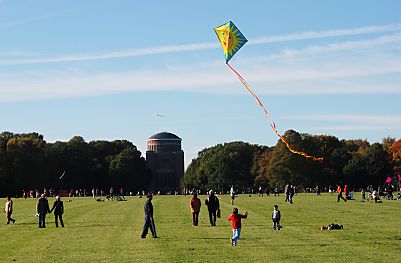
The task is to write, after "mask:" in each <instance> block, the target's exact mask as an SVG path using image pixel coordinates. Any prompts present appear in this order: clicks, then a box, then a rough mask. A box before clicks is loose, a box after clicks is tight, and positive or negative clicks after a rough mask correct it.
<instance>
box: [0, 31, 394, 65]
mask: <svg viewBox="0 0 401 263" xmlns="http://www.w3.org/2000/svg"><path fill="white" fill-rule="evenodd" d="M400 30H401V24H390V25H377V26H367V27H359V28H352V29H338V30H328V31H311V32H303V33H295V34H287V35H278V36H267V37H259V38H255V39H250V40H249V45H261V44H270V43H277V42H288V41H299V40H308V39H319V38H329V37H343V36H356V35H364V34H372V33H385V32H394V31H400ZM381 41H386V40H385V39H383V40H381ZM387 41H388V40H387ZM348 44H349V45H350V44H352V43H348ZM367 44H369V43H367ZM214 48H219V44H218V43H216V42H206V43H193V44H185V45H171V46H161V47H153V48H142V49H133V50H124V51H111V52H104V53H99V54H75V55H65V56H54V57H42V58H37V59H29V58H28V59H15V60H4V59H3V60H0V65H21V64H22V65H23V64H44V63H62V62H78V61H94V60H107V59H116V58H128V57H139V56H149V55H158V54H167V53H178V52H188V51H197V50H207V49H214ZM332 48H338V47H336V46H335V45H333V46H332Z"/></svg>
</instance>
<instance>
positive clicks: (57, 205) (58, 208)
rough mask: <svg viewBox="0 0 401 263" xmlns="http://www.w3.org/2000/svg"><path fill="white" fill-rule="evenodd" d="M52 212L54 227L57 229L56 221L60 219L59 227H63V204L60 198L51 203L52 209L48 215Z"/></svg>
mask: <svg viewBox="0 0 401 263" xmlns="http://www.w3.org/2000/svg"><path fill="white" fill-rule="evenodd" d="M53 210H54V220H55V222H56V227H58V219H60V224H61V227H64V222H63V213H64V204H63V201H61V200H60V196H59V195H57V196H56V201H54V203H53V207H52V209H51V210H50V213H51V212H53Z"/></svg>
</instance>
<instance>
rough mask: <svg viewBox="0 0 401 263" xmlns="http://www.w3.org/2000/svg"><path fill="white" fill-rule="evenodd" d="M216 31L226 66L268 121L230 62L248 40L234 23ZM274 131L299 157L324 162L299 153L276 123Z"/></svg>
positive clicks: (273, 125)
mask: <svg viewBox="0 0 401 263" xmlns="http://www.w3.org/2000/svg"><path fill="white" fill-rule="evenodd" d="M214 31H215V32H216V34H217V37H218V38H219V40H220V44H221V47H222V48H223V50H224V55H225V56H226V65H227V66H228V67H229V68H230V69H231V71H232V72H234V74H235V75H236V76H237V77H238V79H239V80H240V81H241V82H242V84H243V85H244V86H245V88H246V89H247V90H248V91H249V93H251V95H252V96H253V97H254V98H255V99H256V101H257V102H258V104H259V106H260V107H261V108H262V110H263V114H264V115H265V118H266V119H269V113H268V112H267V110H266V108H265V107H264V106H263V104H262V102H261V101H260V100H259V98H258V96H256V94H255V93H254V92H253V91H252V89H251V88H250V87H249V86H248V84H247V83H246V81H245V79H244V78H243V77H242V76H241V75H240V74H239V73H238V72H237V71H236V70H235V69H234V68H233V67H232V66H231V65H230V64H228V61H230V59H231V58H232V57H233V56H234V55H235V53H237V52H238V50H239V49H240V48H241V47H242V46H243V45H245V43H246V42H248V40H247V39H246V38H245V37H244V35H243V34H242V33H241V32H240V31H239V29H238V28H237V27H236V26H235V25H234V23H233V22H231V21H230V22H227V23H225V24H224V25H221V26H219V27H216V28H215V29H214ZM271 127H272V129H273V131H274V132H275V133H276V134H277V135H278V137H279V138H280V139H281V140H282V141H283V142H284V143H285V145H286V146H287V148H288V149H289V150H290V151H291V152H292V153H296V154H299V155H302V156H304V157H306V158H308V159H312V160H314V161H319V162H323V157H319V158H317V157H314V156H310V155H308V154H306V153H304V152H301V151H297V150H295V149H293V148H292V147H291V145H290V144H289V143H288V141H287V140H286V139H285V138H284V136H283V135H281V134H280V133H279V132H278V130H277V128H276V125H275V124H274V123H272V124H271Z"/></svg>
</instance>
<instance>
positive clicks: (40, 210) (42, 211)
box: [36, 194, 50, 228]
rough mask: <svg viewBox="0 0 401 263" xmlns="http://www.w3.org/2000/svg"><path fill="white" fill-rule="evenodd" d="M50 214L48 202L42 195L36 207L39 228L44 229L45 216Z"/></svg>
mask: <svg viewBox="0 0 401 263" xmlns="http://www.w3.org/2000/svg"><path fill="white" fill-rule="evenodd" d="M48 213H50V208H49V202H48V201H47V199H46V195H45V194H42V195H41V196H40V198H39V200H38V203H37V205H36V214H38V215H39V228H45V227H46V214H48Z"/></svg>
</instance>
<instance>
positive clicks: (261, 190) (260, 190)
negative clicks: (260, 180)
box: [259, 185, 263, 197]
mask: <svg viewBox="0 0 401 263" xmlns="http://www.w3.org/2000/svg"><path fill="white" fill-rule="evenodd" d="M259 196H262V197H263V189H262V186H261V185H259Z"/></svg>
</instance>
